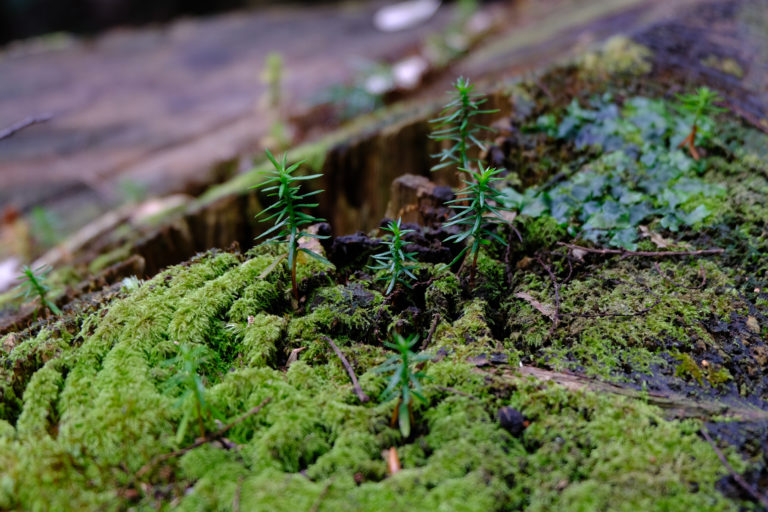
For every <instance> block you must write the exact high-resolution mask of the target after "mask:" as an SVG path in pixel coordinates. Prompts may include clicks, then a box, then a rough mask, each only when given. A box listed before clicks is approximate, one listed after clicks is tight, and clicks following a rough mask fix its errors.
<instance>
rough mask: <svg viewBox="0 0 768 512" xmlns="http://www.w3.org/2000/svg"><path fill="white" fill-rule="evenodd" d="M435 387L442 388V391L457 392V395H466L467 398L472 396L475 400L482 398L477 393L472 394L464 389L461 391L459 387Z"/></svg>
mask: <svg viewBox="0 0 768 512" xmlns="http://www.w3.org/2000/svg"><path fill="white" fill-rule="evenodd" d="M435 388H437V389H439V390H441V391H448V392H449V393H456V394H457V395H461V396H465V397H467V398H471V399H473V400H480V399H479V398H477V397H476V396H475V395H470V394H469V393H465V392H464V391H460V390H458V389H453V388H449V387H448V386H435Z"/></svg>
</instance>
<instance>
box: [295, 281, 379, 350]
mask: <svg viewBox="0 0 768 512" xmlns="http://www.w3.org/2000/svg"><path fill="white" fill-rule="evenodd" d="M383 300H384V299H383V297H382V296H381V294H380V293H379V292H378V291H376V290H371V289H368V288H366V287H365V286H363V284H361V283H351V284H349V285H346V286H343V285H336V286H327V287H324V288H320V289H319V290H318V291H317V292H316V293H315V294H314V295H313V297H312V300H311V301H309V304H308V306H307V313H306V314H305V315H304V316H300V317H294V318H292V319H291V321H290V323H289V324H288V339H289V340H290V341H291V343H293V344H294V345H295V344H296V343H297V342H301V343H312V342H315V341H317V338H318V336H320V335H332V336H346V337H350V338H355V339H357V340H362V339H364V338H366V337H367V336H369V335H370V332H371V330H372V329H373V327H374V326H375V325H376V323H377V318H379V317H381V315H382V313H381V311H380V310H381V309H382V303H383ZM323 350H324V349H323ZM315 353H316V352H315V351H314V350H312V347H310V351H309V353H308V354H307V356H308V357H309V356H311V355H313V354H315Z"/></svg>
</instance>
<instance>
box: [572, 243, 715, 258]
mask: <svg viewBox="0 0 768 512" xmlns="http://www.w3.org/2000/svg"><path fill="white" fill-rule="evenodd" d="M557 245H562V246H563V247H567V248H569V249H571V250H572V251H582V252H589V253H592V254H617V255H619V256H621V257H622V258H629V257H630V256H644V257H648V258H664V257H669V256H702V255H707V254H722V253H723V252H725V250H724V249H720V248H717V249H701V250H699V251H628V250H626V249H592V248H590V247H582V246H580V245H574V244H567V243H565V242H557Z"/></svg>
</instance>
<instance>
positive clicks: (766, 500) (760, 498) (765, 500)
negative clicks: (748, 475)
mask: <svg viewBox="0 0 768 512" xmlns="http://www.w3.org/2000/svg"><path fill="white" fill-rule="evenodd" d="M701 435H702V436H704V439H706V440H707V442H708V443H709V445H710V446H711V447H712V449H713V450H714V451H715V454H717V458H718V459H720V462H722V463H723V466H725V469H727V470H728V472H729V473H730V474H731V477H732V478H733V480H734V481H735V482H736V483H737V484H739V487H741V488H742V489H744V490H745V491H746V492H747V493H748V494H749V495H750V496H752V497H753V498H754V499H755V500H756V501H757V502H758V503H760V505H762V506H763V508H764V509H765V510H768V497H766V496H765V495H762V494H760V493H759V492H757V490H755V488H754V487H752V486H751V485H749V484H748V483H747V481H746V480H744V478H743V477H742V476H741V475H740V474H738V473H737V472H736V470H734V469H733V466H731V464H730V463H729V462H728V459H726V458H725V455H724V454H723V452H722V451H721V450H720V448H718V447H717V445H716V444H715V442H714V441H713V440H712V436H710V435H709V432H707V428H706V427H702V429H701Z"/></svg>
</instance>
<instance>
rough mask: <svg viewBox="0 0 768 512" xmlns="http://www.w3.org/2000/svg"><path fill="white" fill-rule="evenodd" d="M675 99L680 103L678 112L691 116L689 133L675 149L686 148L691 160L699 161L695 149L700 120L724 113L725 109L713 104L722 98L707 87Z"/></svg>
mask: <svg viewBox="0 0 768 512" xmlns="http://www.w3.org/2000/svg"><path fill="white" fill-rule="evenodd" d="M677 99H678V100H679V101H680V107H679V108H680V111H681V112H683V113H685V114H689V115H692V116H693V122H692V124H691V131H690V132H689V133H688V135H687V136H686V137H685V139H683V141H682V142H681V143H680V144H679V145H678V146H677V147H678V148H683V147H687V148H688V152H689V153H690V154H691V156H692V157H693V159H694V160H699V159H700V158H701V156H700V155H699V151H698V150H697V149H696V134H697V132H698V131H699V127H700V125H701V122H702V120H704V119H705V118H708V117H711V116H713V115H715V114H718V113H720V112H724V111H725V109H723V108H720V107H718V106H716V105H715V102H718V101H722V98H721V97H720V95H719V94H718V93H717V91H713V90H712V89H710V88H709V87H699V89H698V90H697V91H696V92H695V93H692V94H682V95H679V96H678V97H677Z"/></svg>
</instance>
